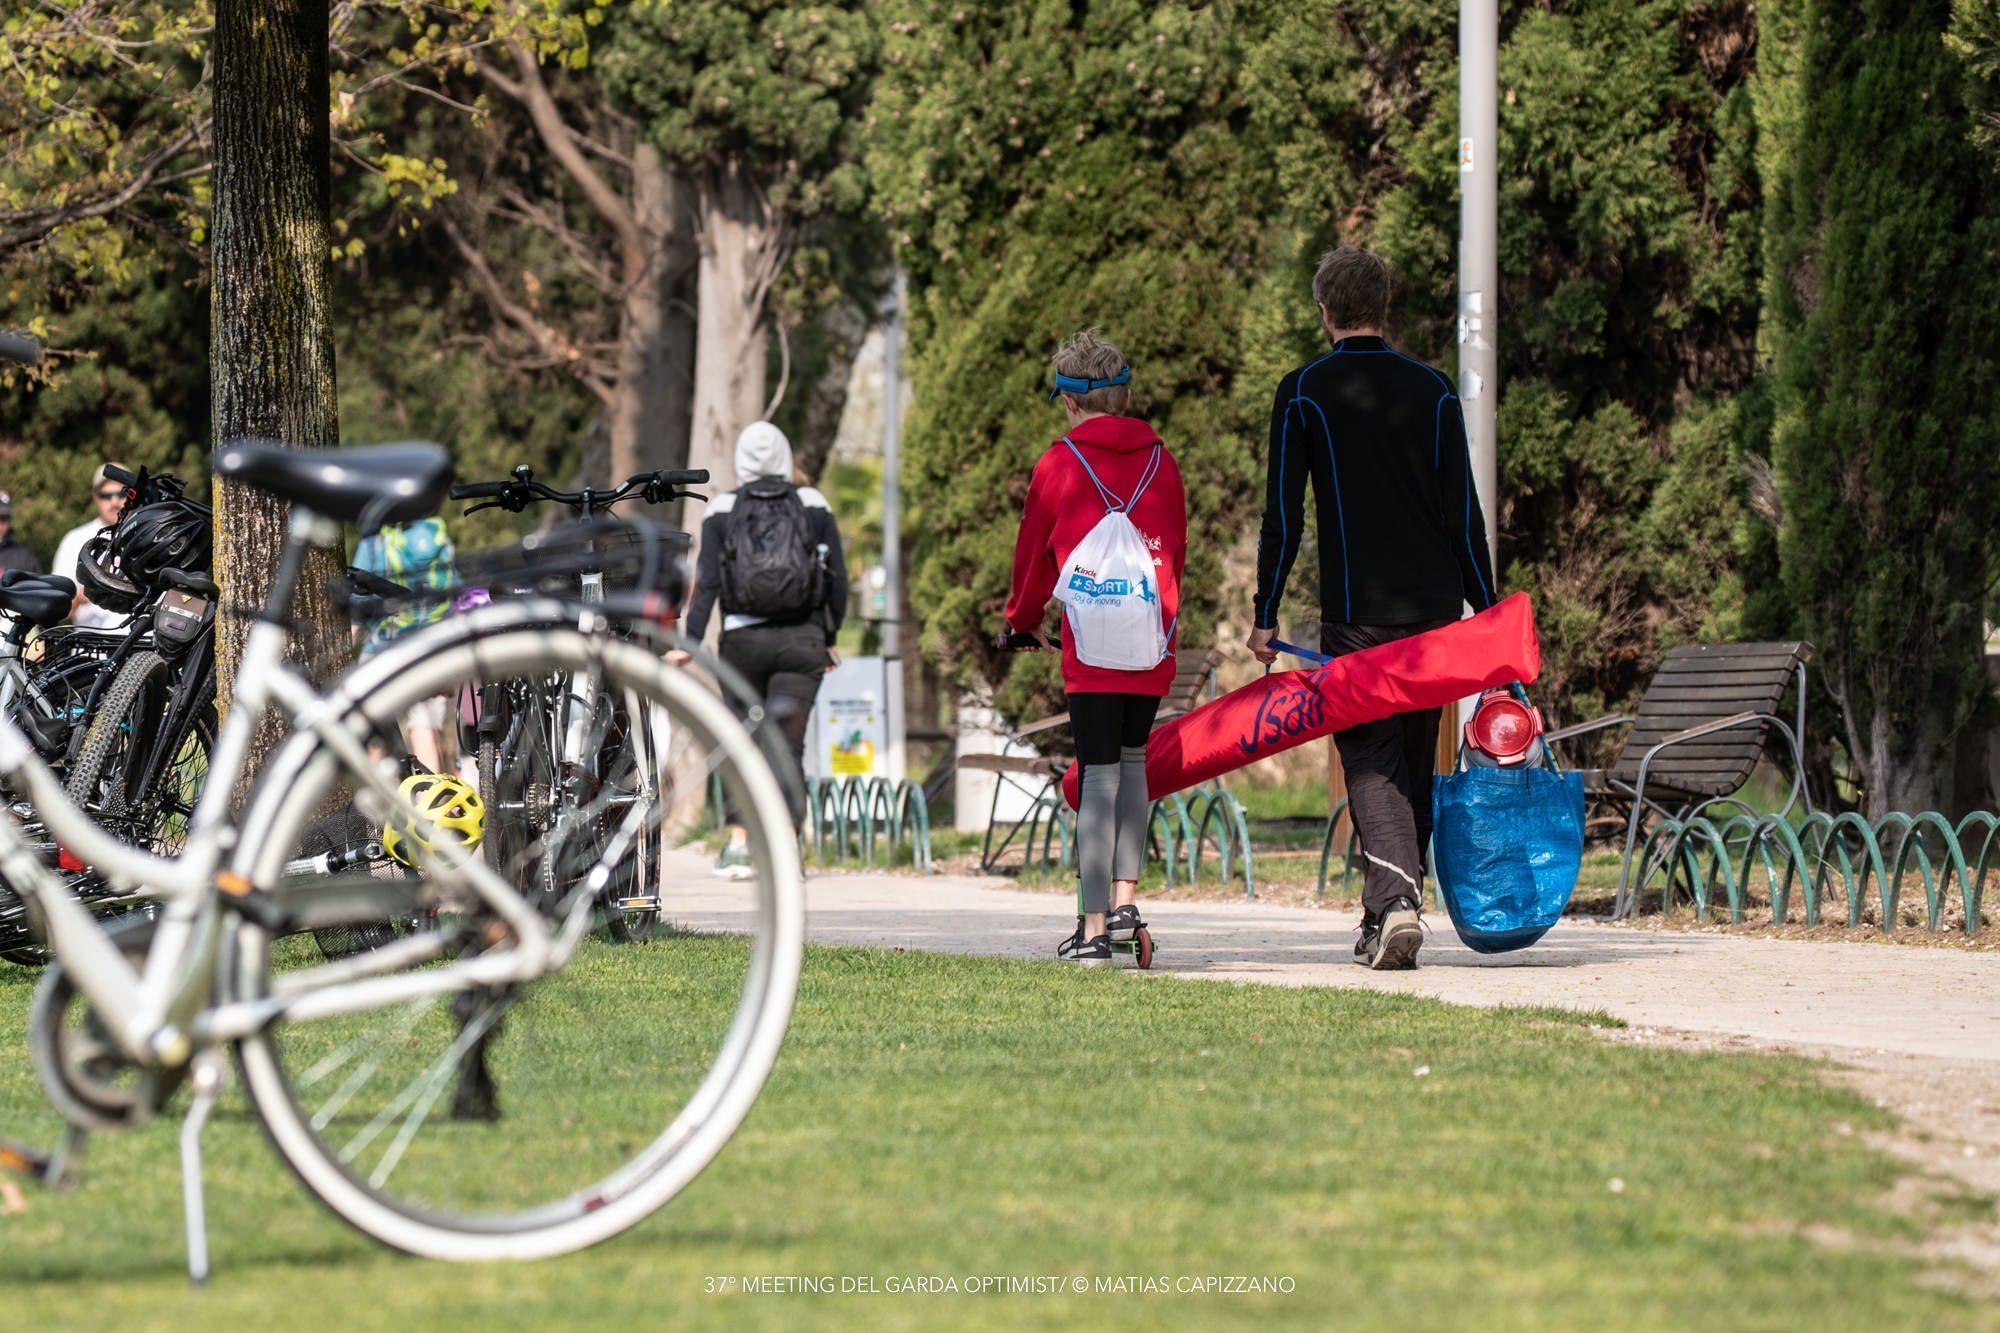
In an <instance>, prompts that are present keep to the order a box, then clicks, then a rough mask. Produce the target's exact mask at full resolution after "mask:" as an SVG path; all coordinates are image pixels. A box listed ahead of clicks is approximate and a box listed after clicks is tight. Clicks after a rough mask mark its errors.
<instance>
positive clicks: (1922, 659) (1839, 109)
mask: <svg viewBox="0 0 2000 1333" xmlns="http://www.w3.org/2000/svg"><path fill="white" fill-rule="evenodd" d="M1778 9H1779V11H1780V13H1779V14H1777V15H1774V21H1780V20H1781V21H1783V23H1784V25H1785V28H1784V30H1785V32H1786V33H1787V35H1788V36H1790V37H1791V38H1792V40H1793V42H1795V43H1796V46H1795V49H1794V50H1792V51H1790V52H1789V53H1787V54H1786V55H1785V57H1784V60H1783V63H1782V65H1780V64H1779V62H1778V60H1777V59H1776V56H1777V52H1775V51H1774V52H1773V57H1774V59H1773V62H1772V63H1773V72H1774V74H1778V73H1781V75H1782V78H1783V79H1784V83H1783V85H1782V86H1781V87H1779V88H1777V89H1774V90H1772V92H1771V93H1770V94H1769V95H1768V97H1767V101H1768V103H1769V104H1770V105H1771V107H1772V108H1773V110H1774V113H1776V114H1774V115H1773V116H1772V117H1771V129H1772V133H1773V135H1774V136H1775V137H1774V142H1773V143H1772V145H1771V152H1770V154H1769V160H1770V162H1771V163H1772V168H1771V173H1770V178H1769V179H1768V180H1767V181H1766V189H1767V191H1768V193H1769V201H1770V202H1769V208H1768V210H1767V218H1766V236H1765V243H1766V264H1767V271H1766V277H1765V286H1764V293H1765V305H1764V319H1765V333H1766V345H1767V347H1768V350H1769V352H1770V356H1771V372H1770V373H1771V396H1772V407H1773V428H1772V434H1771V446H1772V450H1773V454H1774V458H1773V462H1774V464H1775V468H1776V476H1777V489H1778V496H1779V499H1780V502H1781V505H1782V521H1781V526H1780V528H1779V541H1778V550H1779V560H1780V568H1781V569H1782V572H1783V585H1784V591H1785V594H1786V596H1787V599H1788V601H1789V602H1790V604H1791V606H1792V607H1793V608H1795V611H1796V615H1797V623H1798V624H1799V625H1800V627H1801V628H1802V629H1803V631H1804V633H1805V634H1806V635H1807V637H1809V638H1811V639H1812V640H1813V641H1814V642H1815V643H1816V644H1817V645H1818V647H1819V650H1820V659H1819V674H1820V677H1821V679H1822V680H1823V681H1824V682H1825V684H1826V686H1827V689H1828V691H1829V693H1830V694H1831V697H1832V700H1833V703H1834V706H1835V711H1836V717H1835V718H1832V719H1829V721H1830V722H1832V723H1833V724H1834V725H1836V726H1837V727H1838V729H1839V732H1840V735H1841V738H1842V740H1843V742H1844V744H1845V747H1846V749H1847V752H1848V754H1849V756H1850V757H1851V759H1852V760H1853V763H1854V767H1855V776H1856V778H1857V780H1858V782H1859V785H1860V788H1861V798H1862V803H1863V805H1864V806H1865V807H1866V808H1867V809H1868V810H1870V811H1871V812H1879V811H1882V810H1889V809H1903V810H1909V809H1932V808H1943V809H1947V810H1949V809H1954V808H1958V807H1961V806H1965V805H1970V804H1977V803H1980V802H1981V801H1983V799H1984V797H1985V795H1986V790H1985V776H1984V773H1983V772H1982V771H1981V769H1982V766H1983V759H1984V749H1985V743H1986V730H1987V726H1988V725H1989V724H1990V721H1991V714H1992V712H1993V708H1992V688H1991V684H1990V682H1989V681H1988V679H1987V676H1986V669H1985V661H1984V656H1983V652H1982V644H1983V641H1984V637H1985V629H1984V611H1985V601H1986V595H1987V589H1988V588H1989V587H1990V586H1991V579H1992V574H1993V551H1994V535H1993V534H1994V531H1995V527H1996V525H2000V461H1996V460H2000V379H1996V376H1997V375H2000V367H1996V363H1995V357H1994V348H1995V345H1996V337H2000V326H1996V317H1995V313H1994V312H1995V309H1996V303H2000V221H1997V220H1996V219H1995V217H1994V212H1993V210H1994V204H1995V195H1994V189H1993V177H1992V176H1991V174H1990V173H1989V172H1988V170H1987V169H1986V167H1987V164H1986V163H1984V162H1983V161H1982V160H1981V159H1980V156H1979V155H1978V153H1977V152H1976V151H1975V149H1974V148H1973V146H1972V143H1971V141H1970V139H1969V137H1968V133H1967V131H1968V123H1969V118H1968V116H1967V113H1966V108H1965V104H1964V99H1963V96H1962V86H1961V80H1962V72H1961V69H1960V67H1959V66H1958V64H1957V63H1956V62H1955V61H1954V60H1953V58H1952V57H1951V55H1950V54H1949V52H1948V51H1947V49H1946V46H1945V44H1944V42H1943V40H1942V36H1943V33H1944V30H1945V27H1946V23H1947V20H1948V16H1949V6H1948V5H1947V4H1946V3H1945V2H1944V0H1930V2H1917V3H1912V0H1894V2H1893V3H1892V2H1891V0H1838V2H1837V3H1836V2H1834V0H1824V2H1822V0H1787V3H1785V4H1783V5H1781V6H1778Z"/></svg>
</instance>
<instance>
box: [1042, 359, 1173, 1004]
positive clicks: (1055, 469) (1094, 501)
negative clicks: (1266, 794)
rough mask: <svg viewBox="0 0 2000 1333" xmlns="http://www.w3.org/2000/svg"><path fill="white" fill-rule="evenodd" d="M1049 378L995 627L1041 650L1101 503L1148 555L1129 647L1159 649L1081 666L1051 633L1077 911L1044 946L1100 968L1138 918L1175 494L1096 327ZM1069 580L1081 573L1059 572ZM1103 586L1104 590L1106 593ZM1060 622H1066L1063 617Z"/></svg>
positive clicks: (1126, 377)
mask: <svg viewBox="0 0 2000 1333" xmlns="http://www.w3.org/2000/svg"><path fill="white" fill-rule="evenodd" d="M1054 370H1055V387H1054V389H1053V390H1051V391H1050V394H1049V398H1050V399H1051V400H1055V399H1058V398H1059V399H1061V400H1062V408H1063V415H1064V417H1065V418H1066V419H1067V420H1068V423H1069V430H1068V433H1067V434H1065V435H1063V436H1062V437H1061V438H1059V439H1057V440H1056V441H1055V442H1054V443H1052V444H1051V445H1050V446H1049V448H1048V450H1047V452H1045V453H1044V454H1043V455H1042V457H1041V460H1040V461H1039V462H1037V463H1036V464H1035V470H1034V472H1033V473H1032V474H1031V475H1030V476H1029V478H1028V495H1027V499H1026V501H1025V502H1024V504H1023V506H1022V513H1021V528H1020V532H1019V534H1018V535H1017V536H1016V538H1015V541H1014V572H1013V578H1012V590H1011V593H1010V595H1009V596H1008V598H1007V610H1006V616H1007V625H1008V628H1010V629H1012V630H1013V631H1014V632H1015V633H1017V634H1026V635H1028V636H1030V637H1031V638H1033V639H1034V640H1035V641H1036V643H1037V645H1038V646H1039V648H1042V649H1048V648H1052V647H1053V646H1054V645H1053V644H1051V643H1050V641H1049V638H1048V635H1047V634H1046V633H1045V632H1044V630H1043V628H1042V621H1043V617H1044V616H1045V615H1046V614H1047V612H1048V605H1049V599H1050V598H1051V597H1053V596H1054V595H1055V591H1056V580H1057V579H1058V578H1060V577H1061V576H1062V572H1063V570H1064V569H1065V568H1066V567H1068V565H1069V563H1070V559H1071V556H1072V555H1073V554H1074V553H1075V551H1076V549H1077V547H1078V546H1079V545H1080V544H1082V543H1083V542H1084V540H1085V539H1086V538H1087V537H1089V536H1090V535H1091V534H1092V532H1093V530H1095V529H1096V528H1097V526H1098V524H1099V523H1100V522H1101V521H1103V519H1104V518H1105V516H1106V514H1107V513H1108V512H1110V510H1111V509H1113V508H1116V509H1118V510H1119V511H1121V512H1123V513H1124V514H1125V516H1126V517H1127V518H1128V519H1130V520H1131V524H1132V527H1133V528H1134V529H1136V531H1137V533H1138V537H1139V540H1140V541H1141V542H1143V543H1144V544H1145V548H1146V552H1147V553H1148V554H1150V555H1151V557H1152V564H1153V579H1152V582H1153V585H1154V588H1156V589H1157V593H1156V594H1153V595H1151V596H1149V595H1148V594H1147V593H1146V592H1145V591H1144V590H1143V588H1142V591H1141V593H1140V597H1141V598H1142V599H1143V600H1145V601H1148V602H1151V601H1154V600H1157V602H1158V608H1157V614H1158V616H1159V624H1160V627H1161V629H1162V630H1164V638H1163V639H1162V640H1157V641H1156V640H1155V639H1154V637H1153V633H1152V629H1151V626H1150V624H1149V625H1148V627H1147V637H1146V642H1145V646H1144V647H1142V648H1139V649H1138V651H1137V652H1136V654H1135V655H1136V656H1137V657H1141V658H1143V657H1146V656H1149V655H1150V654H1151V653H1152V652H1153V651H1156V649H1155V647H1154V644H1155V643H1156V642H1162V643H1164V647H1165V651H1164V653H1162V655H1161V656H1160V658H1159V660H1158V661H1157V662H1154V663H1153V664H1152V665H1151V666H1147V667H1142V668H1139V669H1125V668H1119V667H1107V666H1095V665H1092V664H1090V663H1088V662H1085V661H1083V660H1082V659H1081V657H1080V656H1079V655H1078V648H1077V637H1078V636H1077V634H1076V633H1074V632H1067V633H1065V634H1064V635H1063V641H1062V682H1063V693H1064V694H1065V695H1066V696H1067V697H1068V701H1069V719H1070V737H1071V739H1072V740H1073V741H1075V743H1076V761H1077V763H1078V764H1080V765H1081V766H1082V768H1083V777H1082V786H1081V788H1080V800H1079V804H1078V807H1077V813H1076V844H1077V858H1076V861H1077V918H1076V929H1075V931H1074V932H1073V933H1072V934H1071V935H1070V936H1069V937H1068V938H1067V939H1065V940H1062V941H1061V942H1059V943H1058V944H1057V946H1056V957H1057V958H1059V959H1061V960H1062V961H1064V962H1068V963H1078V964H1082V965H1084V966H1095V967H1103V966H1106V965H1108V964H1109V963H1110V962H1111V946H1112V945H1113V944H1123V943H1125V942H1127V941H1130V940H1132V939H1135V938H1136V937H1137V935H1138V933H1139V931H1140V930H1141V929H1142V928H1143V927H1144V926H1145V922H1144V921H1142V920H1141V919H1140V917H1139V908H1138V906H1137V904H1136V903H1135V902H1134V896H1135V895H1136V893H1137V892H1138V887H1139V872H1140V871H1141V870H1142V869H1143V868H1144V865H1145V858H1146V825H1147V820H1148V817H1149V815H1150V813H1151V811H1152V801H1151V799H1150V797H1149V795H1148V793H1147V788H1146V738H1147V736H1149V735H1150V734H1151V733H1152V730H1153V719H1154V718H1155V717H1156V716H1157V715H1158V714H1159V710H1160V700H1161V699H1162V698H1164V697H1165V696H1166V693H1167V691H1168V690H1169V689H1170V688H1172V686H1173V683H1174V648H1175V641H1174V629H1175V626H1176V625H1177V623H1178V620H1179V615H1180V601H1181V573H1182V570H1183V568H1184V566H1185V565H1186V563H1187V493H1186V491H1185V489H1184V488H1183V485H1182V482H1181V470H1180V467H1179V465H1178V464H1176V463H1175V462H1174V456H1173V454H1172V453H1171V452H1169V451H1168V449H1167V448H1166V446H1165V445H1164V444H1162V443H1161V441H1160V437H1159V435H1158V434H1157V433H1156V432H1155V431H1154V430H1153V428H1152V427H1151V426H1150V425H1148V424H1147V423H1146V422H1144V421H1141V420H1140V419H1139V418H1138V417H1133V416H1127V415H1125V413H1126V412H1127V411H1128V410H1129V409H1130V407H1131V405H1132V390H1131V387H1130V386H1131V382H1132V367H1131V365H1130V364H1128V363H1127V362H1126V360H1125V354H1124V353H1122V352H1120V351H1119V350H1118V349H1117V348H1116V347H1115V346H1113V345H1112V344H1111V343H1110V342H1108V341H1106V340H1105V339H1104V338H1102V337H1100V336H1099V335H1098V332H1097V330H1096V329H1083V330H1080V331H1079V332H1077V333H1075V334H1073V335H1071V336H1070V337H1069V338H1068V339H1066V340H1064V342H1063V344H1062V346H1061V347H1060V348H1058V349H1057V351H1056V355H1055V365H1054ZM1081 577H1083V574H1082V571H1081V570H1079V571H1077V573H1075V574H1073V575H1072V576H1071V578H1072V585H1071V586H1072V587H1074V586H1075V585H1074V580H1075V579H1077V578H1081ZM1112 595H1117V594H1112ZM1069 629H1070V630H1072V631H1074V630H1075V622H1071V623H1070V625H1069Z"/></svg>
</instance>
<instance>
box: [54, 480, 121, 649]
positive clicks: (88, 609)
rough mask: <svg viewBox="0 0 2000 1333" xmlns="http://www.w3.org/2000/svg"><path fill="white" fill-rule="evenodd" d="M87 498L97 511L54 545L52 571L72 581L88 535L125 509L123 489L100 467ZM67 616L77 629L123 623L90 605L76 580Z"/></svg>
mask: <svg viewBox="0 0 2000 1333" xmlns="http://www.w3.org/2000/svg"><path fill="white" fill-rule="evenodd" d="M104 466H105V467H115V468H119V469H120V470H123V469H124V467H125V465H124V464H123V463H107V464H105V465H104ZM90 497H91V499H92V501H93V502H95V504H96V505H97V513H96V514H94V515H93V516H92V517H90V518H88V519H85V520H84V521H83V522H82V523H79V524H77V525H76V526H75V527H73V528H71V529H70V530H69V531H68V532H66V533H64V534H63V539H62V543H61V544H60V545H59V546H57V547H56V559H55V572H56V573H58V574H60V575H62V576H63V577H64V578H66V579H70V580H72V581H75V580H76V562H77V558H78V557H79V556H81V555H82V554H83V548H84V547H85V546H86V545H88V544H89V542H90V539H91V538H92V537H95V536H96V535H97V534H98V533H100V532H102V531H104V530H105V529H106V528H108V527H110V526H111V525H112V524H113V523H116V522H117V521H118V515H119V514H121V513H122V512H124V509H125V488H124V487H123V486H121V485H119V484H118V483H117V482H115V481H110V480H107V479H106V478H105V475H104V468H103V467H101V468H99V469H97V475H96V476H95V477H92V478H91V479H90ZM69 619H70V623H71V624H73V625H76V626H77V627H78V628H80V629H116V628H117V627H118V626H120V625H122V624H124V623H125V619H126V618H125V617H124V616H121V615H119V614H118V613H117V612H115V611H106V610H105V609H104V608H103V607H101V606H92V605H91V604H90V599H89V598H88V597H85V596H84V595H83V585H82V584H81V583H78V585H77V589H76V600H75V601H74V602H72V603H71V604H70V612H69Z"/></svg>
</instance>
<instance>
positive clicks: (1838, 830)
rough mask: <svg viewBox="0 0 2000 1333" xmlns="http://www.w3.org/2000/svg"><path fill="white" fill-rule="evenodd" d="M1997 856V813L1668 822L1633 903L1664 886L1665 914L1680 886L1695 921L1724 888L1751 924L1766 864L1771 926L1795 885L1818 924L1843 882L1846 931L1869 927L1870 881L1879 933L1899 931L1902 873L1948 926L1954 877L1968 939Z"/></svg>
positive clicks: (1736, 914)
mask: <svg viewBox="0 0 2000 1333" xmlns="http://www.w3.org/2000/svg"><path fill="white" fill-rule="evenodd" d="M1753 857H1754V858H1755V860H1754V861H1753V859H1752V858H1753ZM1996 859H2000V815H1996V814H1994V813H1993V812H1991V811H1985V810H1980V811H1974V812H1973V813H1972V814H1969V815H1967V816H1965V817H1964V818H1963V819H1961V820H1959V821H1958V823H1957V824H1956V825H1954V824H1952V822H1951V821H1950V820H1949V819H1947V818H1946V817H1945V816H1944V815H1942V814H1940V813H1938V812H1937V811H1935V810H1925V811H1922V812H1920V813H1917V814H1904V813H1901V812H1891V813H1889V814H1886V815H1883V816H1882V817H1881V818H1880V819H1878V820H1876V821H1875V822H1874V823H1873V824H1870V823H1869V822H1868V821H1867V820H1866V819H1864V818H1862V817H1861V816H1860V815H1858V814H1855V813H1853V812H1851V811H1850V812H1848V813H1845V814H1839V815H1835V814H1831V813H1829V812H1827V811H1824V810H1820V811H1815V812H1813V813H1812V814H1809V815H1806V816H1804V817H1803V818H1801V819H1799V820H1798V821H1797V822H1796V823H1793V822H1789V821H1787V820H1785V819H1784V818H1782V817H1781V816H1778V815H1762V816H1753V815H1747V814H1744V815H1735V816H1732V817H1731V818H1728V819H1724V820H1720V821H1717V820H1711V819H1708V818H1706V817H1704V816H1701V815H1696V816H1693V817H1691V818H1688V819H1685V820H1673V819H1669V820H1663V821H1661V822H1660V823H1659V824H1658V825H1657V826H1656V827H1655V828H1654V829H1653V831H1652V833H1651V835H1650V836H1648V837H1647V839H1646V842H1645V844H1644V846H1643V848H1642V850H1641V852H1640V857H1639V863H1638V872H1637V874H1636V876H1635V877H1634V881H1633V883H1634V889H1633V902H1634V904H1635V905H1636V903H1637V901H1638V898H1639V897H1640V895H1642V894H1644V893H1645V892H1646V891H1647V889H1648V888H1650V887H1651V886H1652V885H1653V883H1654V881H1655V880H1658V881H1659V893H1660V903H1661V909H1662V910H1665V909H1666V907H1667V906H1668V905H1670V904H1671V902H1672V900H1673V898H1674V894H1675V890H1676V888H1677V887H1678V888H1682V889H1684V890H1685V891H1686V893H1687V895H1688V897H1689V899H1690V900H1691V901H1692V902H1693V903H1694V909H1695V918H1696V920H1702V921H1705V920H1707V919H1708V913H1709V909H1710V907H1711V905H1712V904H1713V903H1714V902H1715V901H1716V900H1717V897H1718V895H1717V892H1716V890H1717V889H1718V887H1719V888H1720V890H1721V893H1720V899H1721V901H1722V902H1725V903H1727V904H1728V908H1729V919H1730V920H1731V921H1732V922H1740V921H1743V920H1745V919H1746V916H1745V907H1746V899H1747V896H1748V892H1749V888H1750V880H1751V876H1752V874H1753V873H1754V872H1755V870H1756V868H1757V867H1758V866H1760V865H1761V866H1762V868H1763V871H1764V879H1765V883H1766V884H1767V885H1768V886H1769V888H1770V891H1771V921H1772V924H1774V925H1775V924H1778V923H1780V922H1783V921H1786V920H1788V919H1789V918H1790V915H1791V896H1792V887H1793V884H1794V883H1795V882H1797V883H1798V884H1799V885H1800V886H1801V887H1802V889H1803V890H1804V893H1803V897H1804V902H1803V905H1802V916H1803V918H1804V921H1805V924H1806V925H1808V926H1817V925H1819V924H1820V920H1821V911H1822V899H1823V898H1825V897H1827V896H1829V894H1830V892H1831V891H1832V890H1833V887H1834V885H1835V882H1836V879H1837V882H1838V886H1839V887H1838V897H1837V899H1836V901H1840V902H1844V903H1845V906H1846V909H1847V910H1846V924H1847V925H1849V926H1850V927H1852V926H1860V925H1862V924H1864V922H1863V919H1862V917H1863V912H1864V908H1865V906H1866V904H1867V902H1868V899H1869V886H1870V883H1871V881H1872V883H1873V886H1874V899H1875V904H1876V907H1877V911H1878V914H1879V919H1880V922H1881V925H1882V928H1883V929H1884V930H1894V929H1896V927H1897V925H1898V923H1899V920H1900V911H1899V907H1900V898H1901V894H1902V888H1903V876H1904V875H1905V874H1906V873H1909V872H1910V871H1911V870H1914V871H1915V872H1916V874H1917V875H1918V877H1919V879H1920V881H1921V883H1922V886H1923V891H1924V924H1925V928H1926V929H1929V930H1933V931H1935V930H1941V929H1943V926H1944V907H1945V903H1946V901H1947V899H1946V894H1947V893H1949V892H1950V891H1951V888H1952V882H1953V881H1954V880H1956V881H1957V885H1958V898H1959V904H1960V906H1961V907H1962V908H1963V909H1964V913H1965V924H1964V927H1963V929H1964V930H1965V932H1966V933H1967V934H1972V933H1974V932H1976V931H1977V930H1978V929H1979V926H1980V911H1981V904H1982V901H1983V899H1984V897H1985V888H1986V873H1987V871H1988V870H1989V869H1990V868H1991V867H1992V866H1993V864H1994V862H1995V860H1996Z"/></svg>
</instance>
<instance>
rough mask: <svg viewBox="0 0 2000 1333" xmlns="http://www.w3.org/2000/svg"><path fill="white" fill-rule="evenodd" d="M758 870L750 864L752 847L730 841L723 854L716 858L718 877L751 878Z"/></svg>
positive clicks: (716, 875)
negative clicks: (741, 845) (739, 845)
mask: <svg viewBox="0 0 2000 1333" xmlns="http://www.w3.org/2000/svg"><path fill="white" fill-rule="evenodd" d="M756 873H757V872H756V871H755V870H754V869H752V868H751V865H750V849H749V848H748V847H738V846H737V845H736V844H735V843H733V842H732V843H730V844H729V845H728V846H727V847H724V848H723V849H722V855H720V856H718V857H716V858H715V877H716V878H717V879H749V878H750V877H751V876H752V875H754V874H756Z"/></svg>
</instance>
